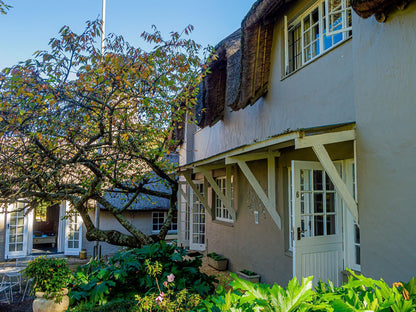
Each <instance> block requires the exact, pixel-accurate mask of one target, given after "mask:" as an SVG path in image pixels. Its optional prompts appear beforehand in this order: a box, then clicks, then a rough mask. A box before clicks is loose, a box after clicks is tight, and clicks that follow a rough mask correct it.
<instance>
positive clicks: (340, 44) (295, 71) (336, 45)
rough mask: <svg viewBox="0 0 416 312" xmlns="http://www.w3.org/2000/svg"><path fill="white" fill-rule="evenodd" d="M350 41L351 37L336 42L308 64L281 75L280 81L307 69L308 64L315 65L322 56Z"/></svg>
mask: <svg viewBox="0 0 416 312" xmlns="http://www.w3.org/2000/svg"><path fill="white" fill-rule="evenodd" d="M351 39H352V36H351V37H349V38H347V39H345V40H343V41H340V42H338V43H337V44H335V45H334V46H332V47H330V48H329V49H328V50H326V51H325V52H323V53H322V54H319V55H318V56H316V57H315V58H314V59H312V60H310V61H309V62H307V63H306V64H304V65H302V66H301V67H299V68H298V69H296V70H294V71H293V72H291V73H289V74H287V75H285V74H283V75H282V77H281V78H280V81H283V80H285V79H286V78H289V77H291V76H293V75H294V74H296V73H297V72H298V71H300V70H302V69H303V68H305V67H307V66H308V65H310V64H312V63H315V62H316V61H317V60H319V59H320V58H321V57H322V56H324V55H326V54H328V53H329V52H331V51H332V50H334V49H336V48H338V47H340V46H342V45H343V44H344V43H346V42H348V41H350V40H351Z"/></svg>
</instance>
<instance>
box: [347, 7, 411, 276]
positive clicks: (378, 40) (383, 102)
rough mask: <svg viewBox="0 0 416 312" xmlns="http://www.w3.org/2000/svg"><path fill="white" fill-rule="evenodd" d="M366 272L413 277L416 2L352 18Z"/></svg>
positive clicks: (360, 191) (363, 251) (362, 237)
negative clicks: (383, 17) (379, 15)
mask: <svg viewBox="0 0 416 312" xmlns="http://www.w3.org/2000/svg"><path fill="white" fill-rule="evenodd" d="M353 23H354V39H353V59H354V87H355V103H356V112H357V129H358V140H357V147H358V149H357V154H358V161H357V169H358V170H357V172H358V202H359V213H360V224H361V246H362V248H361V250H362V253H361V255H362V257H361V258H362V265H361V268H362V271H363V273H364V274H367V275H370V276H373V277H375V278H380V277H383V279H385V280H386V281H387V282H389V283H391V282H395V281H400V280H403V281H406V282H407V281H408V280H409V279H410V277H412V276H415V274H416V262H415V259H416V249H415V240H416V225H415V220H416V202H415V198H414V194H415V178H416V141H415V133H416V91H415V83H416V53H415V51H416V35H415V34H416V3H415V2H411V3H410V4H409V6H408V8H406V9H405V10H404V11H402V12H400V11H397V12H395V13H393V14H390V15H389V16H388V19H387V22H386V23H382V24H380V23H378V22H376V21H375V19H374V18H373V17H372V18H369V19H366V20H364V19H361V18H358V17H357V16H356V15H355V16H354V19H353Z"/></svg>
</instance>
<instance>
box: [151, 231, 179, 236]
mask: <svg viewBox="0 0 416 312" xmlns="http://www.w3.org/2000/svg"><path fill="white" fill-rule="evenodd" d="M159 232H160V230H158V231H153V230H152V234H156V235H157V234H159ZM177 234H178V231H177V230H169V231H168V233H167V235H177Z"/></svg>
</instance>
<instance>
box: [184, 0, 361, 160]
mask: <svg viewBox="0 0 416 312" xmlns="http://www.w3.org/2000/svg"><path fill="white" fill-rule="evenodd" d="M308 2H309V1H299V2H298V3H297V4H296V6H295V7H289V8H288V12H284V13H285V14H288V18H289V19H290V18H291V17H292V16H293V15H294V14H296V13H298V12H299V11H300V10H301V8H302V7H303V6H305V5H306V4H307V3H308ZM282 20H283V17H282V16H280V17H279V22H278V24H277V25H276V27H275V31H274V43H273V44H274V46H273V51H272V70H271V77H270V78H271V79H270V85H269V92H268V94H267V96H266V97H264V98H261V99H260V100H259V101H257V103H256V104H254V105H253V106H249V107H246V108H245V109H243V110H240V111H236V112H230V110H229V108H226V112H225V116H224V120H222V121H219V122H217V123H216V124H215V125H214V126H213V127H206V128H204V129H201V130H199V131H198V132H196V134H195V142H194V150H195V152H194V158H193V160H194V161H195V160H200V159H204V158H206V157H209V156H212V155H215V154H218V153H220V152H223V151H226V150H229V149H232V148H235V147H238V146H241V145H244V144H251V143H253V142H254V141H255V140H263V139H265V138H267V137H269V136H272V135H276V134H279V133H282V132H283V131H285V130H287V129H291V130H296V129H298V128H309V127H316V126H324V125H331V124H339V123H344V122H351V121H355V107H354V97H353V79H352V75H353V73H352V62H353V60H352V43H351V40H348V41H346V42H344V43H343V44H341V45H340V46H338V47H336V48H335V49H333V50H331V51H329V52H328V53H326V54H324V55H322V56H321V57H319V58H317V59H316V60H315V61H313V62H312V63H310V64H308V65H306V66H304V67H303V68H301V69H300V70H298V71H297V72H295V73H293V74H292V75H290V76H289V77H287V78H285V79H283V80H282V68H283V67H284V55H283V51H284V39H283V36H284V35H283V21H282ZM282 63H283V64H282ZM181 156H184V155H183V154H181ZM182 159H183V158H182ZM187 162H188V163H189V162H191V159H188V160H187Z"/></svg>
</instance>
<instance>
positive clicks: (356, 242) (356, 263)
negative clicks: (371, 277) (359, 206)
mask: <svg viewBox="0 0 416 312" xmlns="http://www.w3.org/2000/svg"><path fill="white" fill-rule="evenodd" d="M348 169H349V171H350V176H351V177H352V193H353V197H354V199H355V200H357V185H356V177H355V163H354V162H353V161H352V162H350V164H349V166H348ZM351 218H352V217H351ZM352 223H353V224H352V227H353V231H352V233H353V235H352V236H353V237H352V245H353V246H352V249H353V250H352V254H353V256H352V263H351V268H353V269H354V270H357V271H361V259H360V258H361V255H360V252H361V246H360V225H359V224H358V223H357V222H356V221H355V220H354V219H353V220H352Z"/></svg>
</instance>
